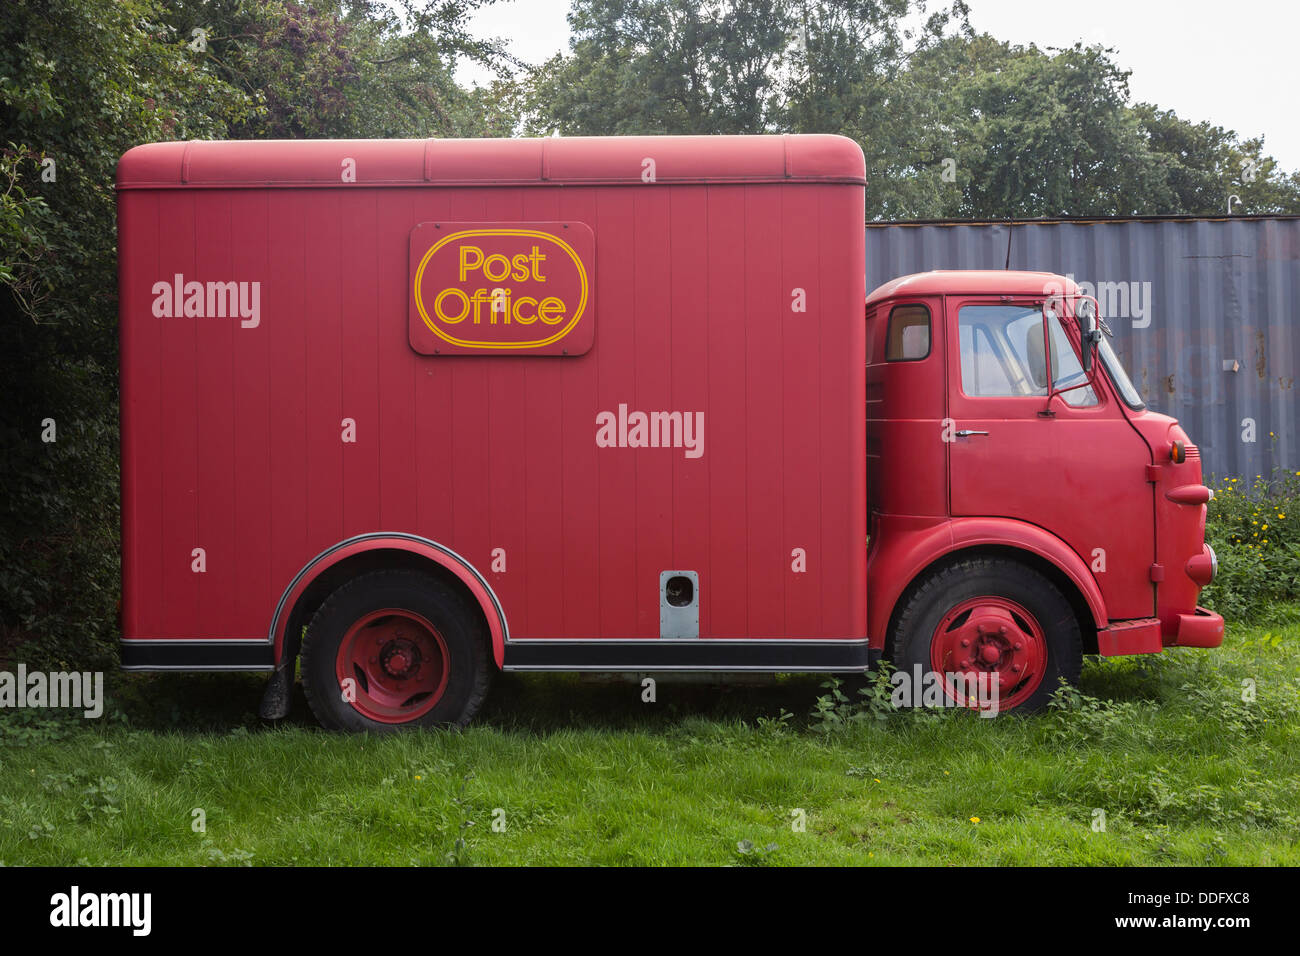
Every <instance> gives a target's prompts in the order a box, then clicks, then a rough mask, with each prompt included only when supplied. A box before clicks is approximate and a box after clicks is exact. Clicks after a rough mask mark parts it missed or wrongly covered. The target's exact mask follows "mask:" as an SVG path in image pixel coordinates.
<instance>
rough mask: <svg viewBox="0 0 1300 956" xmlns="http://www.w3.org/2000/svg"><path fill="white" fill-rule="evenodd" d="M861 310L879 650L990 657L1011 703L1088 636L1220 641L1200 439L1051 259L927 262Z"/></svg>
mask: <svg viewBox="0 0 1300 956" xmlns="http://www.w3.org/2000/svg"><path fill="white" fill-rule="evenodd" d="M866 317H867V459H868V472H867V488H868V511H869V516H870V517H869V521H870V525H869V531H870V541H871V544H870V552H869V558H868V576H867V579H868V609H869V612H868V613H869V620H870V624H869V628H870V633H871V634H872V635H873V636H874V637H876V638H877V640H878V641H879V642H880V646H881V649H882V651H883V652H884V653H885V655H886V656H889V657H892V658H893V659H894V660H895V663H897V664H904V663H924V664H925V665H926V666H932V667H933V668H934V669H935V670H937V671H942V672H953V671H956V672H962V671H981V670H982V671H986V672H992V673H996V674H998V675H999V677H1000V683H1001V686H1002V688H1003V695H1004V700H1003V702H1002V705H1003V707H1017V706H1020V705H1024V704H1031V705H1032V704H1036V703H1041V702H1042V701H1043V700H1044V699H1045V697H1046V696H1047V695H1050V693H1051V691H1052V690H1054V689H1055V685H1056V683H1057V680H1056V679H1057V678H1060V677H1064V678H1066V679H1067V680H1073V679H1074V678H1075V677H1077V674H1078V667H1079V655H1080V653H1092V654H1102V655H1116V654H1136V653H1150V652H1156V651H1160V650H1161V649H1162V648H1164V647H1167V646H1191V647H1216V646H1218V645H1219V644H1220V643H1221V641H1222V638H1223V619H1222V618H1221V617H1220V616H1218V615H1216V614H1213V613H1211V612H1209V611H1206V610H1205V609H1203V608H1200V607H1198V606H1197V604H1196V598H1197V594H1198V592H1199V590H1200V588H1201V587H1202V586H1204V585H1205V584H1208V583H1209V581H1210V580H1211V578H1212V577H1213V575H1214V572H1215V570H1216V559H1215V556H1214V552H1213V550H1212V549H1211V548H1210V547H1209V546H1208V545H1206V544H1205V543H1204V532H1205V514H1206V508H1205V504H1206V502H1207V501H1208V500H1209V498H1210V494H1211V493H1210V490H1209V489H1208V488H1206V487H1205V485H1203V484H1202V481H1201V467H1200V456H1199V452H1198V451H1197V449H1196V446H1195V445H1193V444H1192V443H1191V442H1190V441H1189V440H1188V438H1187V435H1186V434H1185V433H1184V432H1183V430H1182V429H1181V428H1180V427H1179V426H1178V423H1177V422H1176V421H1175V420H1174V419H1172V418H1170V417H1168V416H1166V415H1161V414H1159V413H1156V412H1153V411H1151V410H1150V409H1148V408H1147V407H1146V406H1145V404H1144V402H1143V401H1142V398H1141V396H1140V394H1139V393H1138V391H1137V389H1136V388H1135V387H1134V386H1133V384H1132V382H1131V381H1130V380H1129V378H1128V376H1127V374H1126V373H1125V371H1124V369H1123V367H1122V365H1121V364H1120V362H1119V360H1118V358H1117V357H1116V355H1115V353H1114V351H1113V350H1112V349H1111V347H1110V345H1109V342H1108V341H1107V332H1106V331H1103V329H1104V328H1105V323H1104V319H1103V318H1102V317H1100V316H1098V315H1097V314H1096V303H1095V301H1094V300H1091V299H1088V298H1087V297H1085V296H1082V295H1081V294H1080V292H1079V289H1078V288H1077V286H1075V285H1074V283H1073V282H1072V281H1071V280H1069V279H1067V278H1065V277H1063V276H1060V275H1054V274H1050V273H1038V272H1011V271H1003V272H998V271H960V272H951V271H948V272H945V271H934V272H928V273H923V274H919V275H911V276H904V277H901V278H898V279H895V280H893V281H891V282H888V283H886V284H885V285H883V286H881V287H880V288H878V289H876V290H875V291H874V292H872V293H871V294H870V295H869V296H868V297H867V303H866ZM1085 345H1086V351H1085V348H1084V347H1085ZM1045 358H1046V360H1045ZM903 462H905V463H906V467H899V463H903Z"/></svg>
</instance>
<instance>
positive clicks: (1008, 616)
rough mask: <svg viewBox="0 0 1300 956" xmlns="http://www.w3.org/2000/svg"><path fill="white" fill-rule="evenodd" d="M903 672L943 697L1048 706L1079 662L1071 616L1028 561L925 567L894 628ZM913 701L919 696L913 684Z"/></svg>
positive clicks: (1002, 706)
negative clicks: (920, 679)
mask: <svg viewBox="0 0 1300 956" xmlns="http://www.w3.org/2000/svg"><path fill="white" fill-rule="evenodd" d="M892 651H893V661H894V664H895V666H896V668H897V670H898V671H900V672H902V673H903V678H902V679H905V680H911V679H913V678H914V676H915V675H916V674H918V673H920V674H924V675H926V679H927V680H929V681H930V682H931V683H932V684H935V685H937V686H938V687H940V688H941V689H942V696H943V702H944V703H945V704H946V705H955V706H960V707H978V708H981V709H989V708H991V707H992V701H994V700H996V710H997V711H998V712H1001V711H1007V710H1020V711H1034V710H1039V709H1041V708H1043V707H1044V706H1046V704H1047V702H1048V700H1049V699H1050V698H1051V696H1052V694H1053V693H1055V691H1056V689H1057V687H1059V686H1060V682H1061V680H1062V679H1065V680H1066V681H1068V682H1069V683H1071V684H1074V683H1077V682H1078V679H1079V672H1080V670H1082V668H1083V648H1082V640H1081V637H1080V633H1079V622H1078V620H1077V619H1076V617H1075V615H1074V611H1073V609H1072V608H1071V607H1070V603H1069V602H1068V601H1067V600H1066V599H1065V596H1064V595H1062V594H1061V592H1060V590H1059V589H1058V588H1057V587H1056V586H1055V585H1054V584H1052V582H1051V581H1049V580H1048V579H1047V578H1046V577H1044V576H1043V575H1042V574H1041V573H1039V572H1038V571H1036V570H1034V569H1033V568H1030V567H1027V566H1026V565H1023V564H1020V563H1018V562H1015V561H1008V560H1005V559H1000V558H969V559H966V560H964V561H959V562H958V563H956V564H953V565H950V566H948V567H946V568H943V569H941V570H939V571H937V572H935V573H933V574H931V575H930V576H929V577H928V578H927V579H925V581H923V582H922V584H921V585H920V587H918V588H917V589H916V590H915V591H913V592H912V594H911V596H910V598H908V599H907V603H906V605H905V606H904V608H903V611H902V613H901V614H900V615H899V618H898V625H897V627H896V628H895V631H894V635H893V645H892ZM912 694H913V699H914V701H920V700H923V699H926V698H924V696H923V695H922V694H921V689H920V688H914V689H913V692H912Z"/></svg>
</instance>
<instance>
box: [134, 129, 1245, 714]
mask: <svg viewBox="0 0 1300 956" xmlns="http://www.w3.org/2000/svg"><path fill="white" fill-rule="evenodd" d="M863 186H864V164H863V157H862V153H861V151H860V150H859V148H858V147H857V145H856V144H854V143H853V142H852V141H850V140H848V139H845V138H842V137H837V136H754V137H727V136H719V137H628V138H592V139H581V138H575V139H562V138H554V139H540V140H428V141H416V140H403V141H339V142H190V143H159V144H152V145H146V146H141V147H138V148H136V149H133V150H131V151H130V152H128V153H127V154H126V155H125V156H124V157H123V158H122V160H121V163H120V165H119V169H118V181H117V188H118V197H119V242H120V246H119V248H120V277H119V278H120V303H121V305H120V307H121V372H122V496H123V501H122V523H123V545H122V546H123V562H122V568H123V630H124V633H123V639H122V665H123V667H125V668H128V669H135V670H265V671H269V672H271V679H270V682H269V684H268V689H267V695H266V698H265V700H264V702H263V711H264V713H265V714H266V715H267V716H281V715H283V714H284V713H285V712H286V710H287V706H288V699H289V690H290V688H291V687H292V684H293V681H294V679H295V673H296V670H297V665H298V664H299V663H300V666H301V674H302V678H303V683H304V687H305V690H306V693H307V696H308V699H309V700H310V702H311V706H312V708H313V710H314V711H315V713H316V715H317V717H318V718H319V719H320V720H321V721H322V722H323V723H324V724H325V725H327V726H329V727H334V728H344V729H354V730H367V729H369V730H381V729H390V728H394V727H400V726H408V725H430V724H447V723H451V724H463V723H465V722H467V721H468V720H469V719H470V718H471V717H472V716H473V715H474V713H475V711H476V709H477V708H478V707H479V704H480V703H481V701H482V700H483V698H484V695H485V693H486V692H487V689H488V686H489V683H490V679H491V677H492V675H493V674H494V672H496V671H497V670H514V671H600V672H635V673H663V672H670V671H701V672H716V673H734V672H741V671H751V672H752V671H760V672H761V671H766V672H810V671H823V672H846V673H847V672H855V671H861V670H862V669H863V668H866V667H868V666H869V665H871V664H873V663H874V662H875V661H877V660H878V659H880V658H882V657H883V658H886V659H889V660H892V661H893V662H894V664H895V665H896V666H897V667H898V668H899V670H900V671H909V670H912V669H921V668H923V669H924V670H925V671H926V672H927V673H934V674H938V675H941V676H942V680H943V684H942V686H943V687H944V689H945V692H946V695H947V697H946V699H947V700H949V701H951V702H953V703H957V704H969V703H971V701H970V700H968V699H966V698H965V697H964V696H963V693H964V692H963V689H962V687H963V685H962V682H961V680H960V679H961V678H964V677H972V676H978V677H980V678H981V679H988V680H991V681H993V683H994V685H995V687H996V688H997V689H998V690H999V692H1000V699H1001V706H1002V708H1003V709H1014V708H1027V709H1032V708H1034V707H1038V706H1041V705H1042V704H1043V703H1044V702H1045V701H1046V699H1047V698H1048V697H1049V696H1050V694H1051V693H1052V692H1053V691H1054V690H1055V689H1056V688H1057V687H1058V686H1059V684H1060V681H1061V679H1065V680H1067V681H1068V680H1073V679H1074V678H1075V677H1077V675H1078V672H1079V669H1080V666H1081V658H1082V655H1083V654H1103V655H1111V654H1136V653H1150V652H1157V651H1160V650H1161V649H1162V648H1164V647H1168V646H1171V645H1181V646H1196V647H1213V646H1217V645H1218V644H1219V643H1220V641H1221V640H1222V633H1223V621H1222V619H1221V618H1220V617H1219V616H1217V615H1215V614H1212V613H1210V612H1208V611H1206V610H1204V609H1202V608H1199V607H1198V606H1197V595H1198V592H1199V590H1200V588H1201V587H1202V585H1204V584H1206V583H1208V582H1209V581H1210V579H1211V578H1212V576H1213V575H1214V572H1215V557H1214V554H1213V552H1212V551H1211V550H1210V549H1209V548H1208V547H1207V546H1206V545H1205V544H1204V540H1203V539H1204V526H1205V503H1206V501H1207V500H1208V497H1209V495H1210V492H1209V490H1208V489H1207V488H1206V487H1205V486H1204V485H1203V484H1202V479H1201V471H1200V462H1199V458H1198V453H1197V450H1196V447H1195V446H1194V445H1193V444H1192V443H1191V442H1190V441H1189V440H1188V438H1187V436H1186V435H1185V434H1184V433H1183V431H1182V430H1181V429H1180V428H1179V426H1178V424H1177V422H1176V421H1174V420H1173V419H1171V418H1169V417H1167V416H1164V415H1159V414H1156V413H1154V412H1152V411H1150V410H1148V409H1146V408H1145V407H1144V405H1143V402H1142V400H1141V397H1140V395H1139V394H1138V393H1137V391H1136V390H1135V389H1134V387H1133V385H1132V384H1131V383H1130V381H1129V379H1128V377H1127V376H1126V375H1125V372H1124V369H1123V368H1122V367H1121V365H1120V363H1119V361H1118V360H1117V359H1116V357H1115V354H1114V353H1113V352H1112V351H1111V349H1110V346H1109V345H1108V343H1107V340H1106V335H1105V329H1104V326H1105V321H1104V318H1103V317H1102V316H1101V315H1099V314H1098V310H1097V307H1096V302H1095V301H1094V300H1091V299H1089V298H1088V297H1086V296H1082V295H1080V294H1079V290H1078V289H1077V288H1076V287H1075V286H1074V285H1073V283H1072V282H1070V281H1069V280H1067V279H1065V278H1063V277H1061V276H1057V275H1049V274H1042V273H1021V272H932V273H927V274H923V275H913V276H905V277H902V278H899V279H896V280H894V281H892V282H890V283H888V284H886V285H884V286H882V287H881V288H879V289H876V290H875V291H874V292H871V294H870V295H868V294H867V291H866V289H865V288H864V254H865V253H864V228H863V214H864V189H863ZM1064 265H1068V264H1064ZM1063 271H1068V270H1063ZM864 303H865V310H864Z"/></svg>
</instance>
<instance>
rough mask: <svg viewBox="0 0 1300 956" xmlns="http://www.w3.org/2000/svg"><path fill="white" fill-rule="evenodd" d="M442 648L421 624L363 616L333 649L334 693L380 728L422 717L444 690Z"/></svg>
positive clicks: (386, 615) (410, 616) (396, 612)
mask: <svg viewBox="0 0 1300 956" xmlns="http://www.w3.org/2000/svg"><path fill="white" fill-rule="evenodd" d="M448 660H449V657H448V654H447V644H446V642H445V641H444V640H443V638H442V635H441V634H439V633H438V629H437V628H435V627H434V626H433V625H432V624H431V623H430V622H429V621H428V620H427V619H426V618H424V617H422V616H421V615H419V614H416V613H414V612H413V611H406V610H401V609H397V608H385V609H384V610H381V611H374V612H372V613H370V614H367V615H365V616H364V617H362V618H361V619H360V620H358V621H357V622H356V623H354V624H353V625H352V627H350V628H349V629H348V632H347V633H346V634H345V635H344V636H343V640H342V642H341V643H340V644H339V650H338V655H337V657H336V659H335V666H334V672H335V675H336V676H337V677H338V680H339V688H340V692H341V693H342V694H343V695H344V700H346V701H348V702H349V703H350V704H351V705H352V706H353V707H355V708H356V709H357V710H358V711H359V712H360V713H362V714H363V715H365V716H366V717H369V718H370V719H371V720H376V721H379V722H380V723H385V724H400V723H406V722H408V721H411V720H415V719H417V718H419V717H422V716H423V715H425V714H427V713H428V712H429V711H430V710H432V709H433V708H434V706H435V705H436V704H437V703H438V701H439V700H441V699H442V695H443V693H444V692H445V691H446V689H447V671H448V666H447V664H448Z"/></svg>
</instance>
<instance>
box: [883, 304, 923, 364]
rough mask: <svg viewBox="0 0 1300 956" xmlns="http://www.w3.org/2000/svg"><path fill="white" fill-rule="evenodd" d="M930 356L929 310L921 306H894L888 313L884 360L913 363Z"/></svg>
mask: <svg viewBox="0 0 1300 956" xmlns="http://www.w3.org/2000/svg"><path fill="white" fill-rule="evenodd" d="M929 354H930V310H929V309H927V308H926V307H925V306H923V305H896V306H894V308H893V310H892V311H891V312H890V313H889V342H888V344H887V346H886V348H885V360H886V361H889V362H915V361H917V360H918V359H923V358H925V357H926V356H927V355H929Z"/></svg>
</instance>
